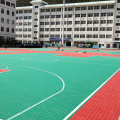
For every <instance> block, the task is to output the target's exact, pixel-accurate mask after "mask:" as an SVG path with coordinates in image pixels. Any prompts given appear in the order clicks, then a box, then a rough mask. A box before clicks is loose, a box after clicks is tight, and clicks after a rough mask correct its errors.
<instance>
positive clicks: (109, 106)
mask: <svg viewBox="0 0 120 120" xmlns="http://www.w3.org/2000/svg"><path fill="white" fill-rule="evenodd" d="M119 101H120V70H119V72H117V73H116V74H115V75H114V76H113V77H112V78H111V79H110V80H109V82H107V83H106V84H105V85H104V86H103V87H102V88H101V89H100V90H99V91H98V92H97V93H96V94H95V95H94V96H93V97H92V98H91V99H90V100H89V101H88V102H87V103H86V104H85V105H84V106H83V107H82V108H81V109H80V110H79V111H77V113H75V114H74V115H73V116H72V117H71V119H70V120H118V118H119V115H120V102H119Z"/></svg>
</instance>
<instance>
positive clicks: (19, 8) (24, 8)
mask: <svg viewBox="0 0 120 120" xmlns="http://www.w3.org/2000/svg"><path fill="white" fill-rule="evenodd" d="M32 8H33V6H24V7H16V9H17V10H27V9H32Z"/></svg>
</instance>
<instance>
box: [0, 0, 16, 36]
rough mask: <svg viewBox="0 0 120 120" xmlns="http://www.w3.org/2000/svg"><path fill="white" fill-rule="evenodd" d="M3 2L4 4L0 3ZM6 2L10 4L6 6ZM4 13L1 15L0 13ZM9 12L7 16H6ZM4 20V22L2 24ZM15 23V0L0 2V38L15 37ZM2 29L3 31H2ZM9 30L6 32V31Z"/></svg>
mask: <svg viewBox="0 0 120 120" xmlns="http://www.w3.org/2000/svg"><path fill="white" fill-rule="evenodd" d="M2 2H4V4H3V3H2ZM6 2H10V5H7V4H6ZM2 10H3V11H4V12H3V13H2V12H1V11H2ZM7 11H9V15H7ZM3 20H4V22H3ZM15 21H16V0H4V1H2V0H1V1H0V36H1V37H4V38H6V37H15V28H16V25H15ZM2 28H4V29H2ZM7 28H8V29H9V31H7V30H6V29H7Z"/></svg>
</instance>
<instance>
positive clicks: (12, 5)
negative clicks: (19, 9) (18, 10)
mask: <svg viewBox="0 0 120 120" xmlns="http://www.w3.org/2000/svg"><path fill="white" fill-rule="evenodd" d="M0 4H3V5H6V6H9V7H12V8H15V4H14V3H11V2H9V1H7V0H0Z"/></svg>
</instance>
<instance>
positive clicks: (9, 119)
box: [7, 64, 65, 120]
mask: <svg viewBox="0 0 120 120" xmlns="http://www.w3.org/2000/svg"><path fill="white" fill-rule="evenodd" d="M7 65H12V64H7ZM12 66H19V67H26V68H31V69H35V70H41V71H44V72H47V73H49V74H52V75H54V76H56V77H57V78H59V79H60V80H61V81H62V83H63V87H62V89H61V90H60V91H59V92H57V93H55V94H53V95H51V96H49V97H48V98H46V99H44V100H42V101H40V102H38V103H36V104H34V105H33V106H31V107H29V108H27V109H25V110H23V111H22V112H20V113H18V114H16V115H14V116H12V117H10V118H8V119H7V120H12V119H13V118H16V117H17V116H19V115H21V114H23V113H25V112H27V111H28V110H30V109H32V108H34V107H36V106H37V105H39V104H41V103H43V102H44V101H46V100H48V99H50V98H52V97H54V96H55V95H57V94H59V93H61V92H62V91H63V90H64V88H65V82H64V81H63V79H62V78H61V77H60V76H58V75H56V74H54V73H52V72H49V71H46V70H42V69H38V68H33V67H28V66H20V65H12Z"/></svg>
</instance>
